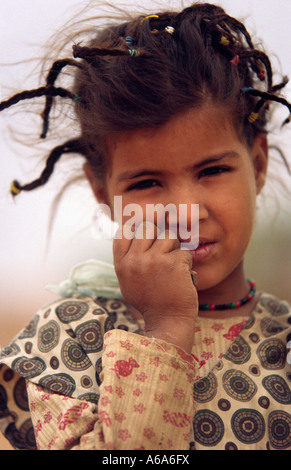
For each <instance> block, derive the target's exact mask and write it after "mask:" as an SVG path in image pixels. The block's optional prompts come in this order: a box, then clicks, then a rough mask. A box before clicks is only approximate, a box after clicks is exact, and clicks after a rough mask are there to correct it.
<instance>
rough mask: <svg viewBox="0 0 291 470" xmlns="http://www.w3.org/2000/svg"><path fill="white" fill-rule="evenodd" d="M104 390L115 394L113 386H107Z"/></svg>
mask: <svg viewBox="0 0 291 470" xmlns="http://www.w3.org/2000/svg"><path fill="white" fill-rule="evenodd" d="M104 390H105V391H106V392H108V393H113V388H112V385H105V386H104Z"/></svg>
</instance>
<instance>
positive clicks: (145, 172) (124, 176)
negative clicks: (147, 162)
mask: <svg viewBox="0 0 291 470" xmlns="http://www.w3.org/2000/svg"><path fill="white" fill-rule="evenodd" d="M239 156H240V154H239V153H238V152H235V151H233V150H231V151H225V152H222V153H220V154H218V155H213V156H210V157H207V158H205V159H203V160H201V162H199V163H195V164H194V165H190V166H189V168H187V169H186V170H193V169H194V170H198V169H199V168H201V167H202V166H204V165H209V164H210V163H217V162H219V161H220V160H222V159H224V158H227V157H231V158H238V157H239ZM162 174H165V171H159V170H152V169H150V168H145V169H141V170H137V171H131V170H126V171H124V172H123V173H121V174H120V175H119V176H118V179H117V181H118V182H121V181H125V180H133V179H135V178H140V177H142V176H149V175H151V176H161V175H162Z"/></svg>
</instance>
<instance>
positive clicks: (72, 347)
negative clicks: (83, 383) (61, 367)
mask: <svg viewBox="0 0 291 470" xmlns="http://www.w3.org/2000/svg"><path fill="white" fill-rule="evenodd" d="M61 355H62V360H63V363H64V364H65V366H66V367H68V369H70V370H74V371H81V370H85V369H88V367H90V365H91V361H90V359H89V358H88V356H87V355H86V353H85V351H84V350H83V349H82V347H81V346H80V345H79V344H78V343H76V341H74V340H73V339H67V340H66V341H64V342H63V346H62V351H61Z"/></svg>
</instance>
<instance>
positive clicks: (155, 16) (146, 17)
mask: <svg viewBox="0 0 291 470" xmlns="http://www.w3.org/2000/svg"><path fill="white" fill-rule="evenodd" d="M150 18H155V19H158V18H159V15H149V16H145V17H144V18H143V19H142V20H141V25H143V24H144V22H145V21H146V20H148V19H150Z"/></svg>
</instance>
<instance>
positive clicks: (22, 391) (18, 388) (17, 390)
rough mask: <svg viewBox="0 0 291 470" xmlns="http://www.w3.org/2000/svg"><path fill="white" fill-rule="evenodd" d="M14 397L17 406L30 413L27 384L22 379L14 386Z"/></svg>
mask: <svg viewBox="0 0 291 470" xmlns="http://www.w3.org/2000/svg"><path fill="white" fill-rule="evenodd" d="M13 397H14V401H15V403H16V405H17V406H18V407H19V408H20V409H21V410H24V411H29V405H28V398H27V390H26V382H25V379H24V378H23V377H21V378H20V379H19V380H18V381H17V383H16V384H15V386H14V390H13Z"/></svg>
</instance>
